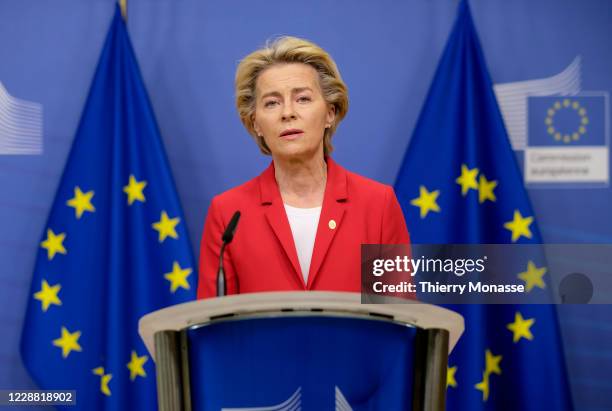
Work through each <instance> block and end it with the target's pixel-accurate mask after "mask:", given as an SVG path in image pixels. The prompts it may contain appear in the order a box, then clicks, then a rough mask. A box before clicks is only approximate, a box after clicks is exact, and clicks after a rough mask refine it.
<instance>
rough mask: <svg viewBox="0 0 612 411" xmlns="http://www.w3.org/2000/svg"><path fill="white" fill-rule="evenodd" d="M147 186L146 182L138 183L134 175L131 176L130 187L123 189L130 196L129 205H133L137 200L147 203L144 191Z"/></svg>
mask: <svg viewBox="0 0 612 411" xmlns="http://www.w3.org/2000/svg"><path fill="white" fill-rule="evenodd" d="M146 186H147V182H146V181H144V180H143V181H137V180H136V178H135V177H134V175H133V174H131V175H130V180H129V182H128V185H126V186H125V187H123V191H124V192H125V194H127V196H128V205H132V203H134V201H136V200H138V201H142V202H143V203H144V202H145V196H144V193H143V192H142V191H143V190H144V188H145V187H146Z"/></svg>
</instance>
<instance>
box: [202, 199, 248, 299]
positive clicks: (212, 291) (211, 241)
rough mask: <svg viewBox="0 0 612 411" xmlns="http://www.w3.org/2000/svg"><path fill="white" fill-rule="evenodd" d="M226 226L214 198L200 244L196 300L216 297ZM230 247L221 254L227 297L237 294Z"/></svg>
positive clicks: (236, 282)
mask: <svg viewBox="0 0 612 411" xmlns="http://www.w3.org/2000/svg"><path fill="white" fill-rule="evenodd" d="M226 226H227V222H224V221H223V216H222V215H221V210H219V206H218V205H217V201H216V198H213V200H212V201H211V203H210V207H209V208H208V215H207V216H206V222H205V223H204V233H203V234H202V241H201V243H200V264H199V278H198V299H201V298H211V297H216V295H217V270H218V269H219V252H220V251H221V244H222V242H221V236H222V235H223V231H225V227H226ZM231 246H232V245H231V243H230V244H229V245H228V246H226V247H225V252H224V253H223V267H224V269H225V276H226V286H227V294H228V295H229V294H237V293H238V281H237V277H236V271H235V270H234V265H233V263H232V259H231Z"/></svg>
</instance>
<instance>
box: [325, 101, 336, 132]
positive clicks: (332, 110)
mask: <svg viewBox="0 0 612 411" xmlns="http://www.w3.org/2000/svg"><path fill="white" fill-rule="evenodd" d="M335 119H336V106H334V105H333V104H330V105H329V108H328V109H327V117H326V121H327V124H329V126H330V127H331V125H332V124H334V120H335Z"/></svg>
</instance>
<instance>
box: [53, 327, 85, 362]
mask: <svg viewBox="0 0 612 411" xmlns="http://www.w3.org/2000/svg"><path fill="white" fill-rule="evenodd" d="M80 337H81V332H80V331H75V332H73V333H71V332H70V331H68V329H67V328H66V327H62V336H61V337H60V338H58V339H56V340H53V345H55V346H56V347H60V348H61V349H62V357H64V358H66V357H68V355H69V354H70V352H71V351H83V350H82V349H81V346H80V345H79V338H80Z"/></svg>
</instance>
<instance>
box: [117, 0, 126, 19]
mask: <svg viewBox="0 0 612 411" xmlns="http://www.w3.org/2000/svg"><path fill="white" fill-rule="evenodd" d="M119 7H121V15H122V16H123V20H124V21H125V22H127V0H119Z"/></svg>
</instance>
